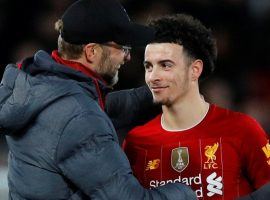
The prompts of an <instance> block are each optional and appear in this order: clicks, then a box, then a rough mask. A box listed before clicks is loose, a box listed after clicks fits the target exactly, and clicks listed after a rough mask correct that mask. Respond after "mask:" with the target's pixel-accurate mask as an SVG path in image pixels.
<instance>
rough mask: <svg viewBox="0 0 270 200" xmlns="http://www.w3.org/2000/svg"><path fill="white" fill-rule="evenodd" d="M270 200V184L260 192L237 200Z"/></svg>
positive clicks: (260, 189)
mask: <svg viewBox="0 0 270 200" xmlns="http://www.w3.org/2000/svg"><path fill="white" fill-rule="evenodd" d="M268 199H270V183H267V184H265V185H263V186H262V187H260V188H259V189H258V190H256V191H254V192H252V193H251V194H249V195H246V196H244V197H241V198H239V199H237V200H268Z"/></svg>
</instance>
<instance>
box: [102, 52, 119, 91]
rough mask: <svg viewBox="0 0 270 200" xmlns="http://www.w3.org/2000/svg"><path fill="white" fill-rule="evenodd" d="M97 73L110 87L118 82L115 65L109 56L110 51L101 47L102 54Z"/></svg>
mask: <svg viewBox="0 0 270 200" xmlns="http://www.w3.org/2000/svg"><path fill="white" fill-rule="evenodd" d="M98 68H99V75H100V76H101V77H102V78H103V80H104V81H106V83H107V85H108V86H110V87H112V86H114V85H115V84H116V83H117V82H118V79H119V78H118V70H116V69H115V68H116V66H114V65H113V63H112V60H111V58H110V52H109V51H108V50H106V49H105V48H104V49H103V52H102V56H101V59H100V64H99V67H98Z"/></svg>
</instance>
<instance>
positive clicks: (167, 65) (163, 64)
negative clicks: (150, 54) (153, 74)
mask: <svg viewBox="0 0 270 200" xmlns="http://www.w3.org/2000/svg"><path fill="white" fill-rule="evenodd" d="M160 65H161V67H162V68H164V69H165V70H167V69H170V68H171V67H172V66H173V64H172V63H170V62H162V63H161V64H160Z"/></svg>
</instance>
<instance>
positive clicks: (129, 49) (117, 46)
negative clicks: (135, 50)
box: [101, 43, 132, 56]
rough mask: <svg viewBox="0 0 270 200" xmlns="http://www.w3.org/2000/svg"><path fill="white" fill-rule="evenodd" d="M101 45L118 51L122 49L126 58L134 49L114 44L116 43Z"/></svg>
mask: <svg viewBox="0 0 270 200" xmlns="http://www.w3.org/2000/svg"><path fill="white" fill-rule="evenodd" d="M101 45H104V46H108V47H113V48H116V49H121V50H122V51H123V52H124V54H125V56H127V55H128V54H130V51H131V49H132V47H130V46H127V45H120V44H114V43H102V44H101Z"/></svg>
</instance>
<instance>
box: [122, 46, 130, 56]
mask: <svg viewBox="0 0 270 200" xmlns="http://www.w3.org/2000/svg"><path fill="white" fill-rule="evenodd" d="M122 50H123V51H124V53H125V54H126V55H127V54H129V53H130V50H131V47H128V46H122Z"/></svg>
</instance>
